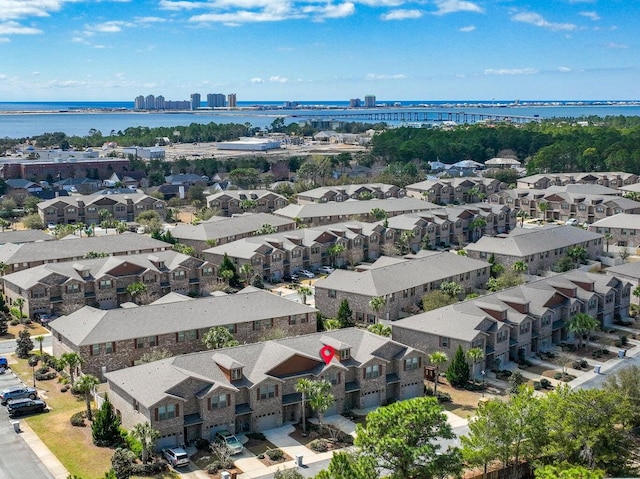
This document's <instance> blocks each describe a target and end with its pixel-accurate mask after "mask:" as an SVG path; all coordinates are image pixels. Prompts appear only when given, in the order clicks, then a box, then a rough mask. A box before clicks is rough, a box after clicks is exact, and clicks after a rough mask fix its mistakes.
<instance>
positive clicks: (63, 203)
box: [38, 191, 167, 225]
mask: <svg viewBox="0 0 640 479" xmlns="http://www.w3.org/2000/svg"><path fill="white" fill-rule="evenodd" d="M145 211H155V212H157V213H158V214H159V215H160V218H162V219H164V217H165V216H166V212H167V204H166V203H165V202H164V201H163V200H159V199H157V198H154V197H153V196H147V195H145V194H143V193H135V192H133V191H132V192H131V193H126V194H109V195H107V194H98V195H84V196H59V197H57V198H53V199H51V200H47V201H43V202H41V203H38V214H39V215H40V218H42V221H44V223H45V224H48V223H53V224H62V225H67V224H77V223H84V224H87V225H92V224H99V223H101V222H102V221H103V220H104V219H105V218H107V219H112V220H115V221H125V222H131V221H134V220H135V219H136V218H137V217H138V215H140V213H143V212H145Z"/></svg>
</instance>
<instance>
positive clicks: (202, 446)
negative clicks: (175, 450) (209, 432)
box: [196, 437, 210, 451]
mask: <svg viewBox="0 0 640 479" xmlns="http://www.w3.org/2000/svg"><path fill="white" fill-rule="evenodd" d="M209 446H210V444H209V441H207V440H206V439H202V438H201V437H199V438H198V439H196V449H197V450H198V451H208V450H209Z"/></svg>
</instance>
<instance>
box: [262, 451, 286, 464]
mask: <svg viewBox="0 0 640 479" xmlns="http://www.w3.org/2000/svg"><path fill="white" fill-rule="evenodd" d="M266 454H267V456H269V459H271V460H272V461H279V460H280V459H283V458H284V452H282V449H267V451H266Z"/></svg>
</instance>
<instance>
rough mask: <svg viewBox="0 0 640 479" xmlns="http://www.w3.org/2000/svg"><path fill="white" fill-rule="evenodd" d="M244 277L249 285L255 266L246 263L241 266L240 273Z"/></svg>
mask: <svg viewBox="0 0 640 479" xmlns="http://www.w3.org/2000/svg"><path fill="white" fill-rule="evenodd" d="M238 272H239V273H240V274H241V275H242V276H244V282H245V283H246V284H247V285H249V282H250V281H251V275H252V274H253V266H251V265H250V264H249V263H244V264H243V265H242V266H240V271H238Z"/></svg>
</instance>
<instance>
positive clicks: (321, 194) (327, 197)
mask: <svg viewBox="0 0 640 479" xmlns="http://www.w3.org/2000/svg"><path fill="white" fill-rule="evenodd" d="M404 196H405V190H404V188H400V187H399V186H396V185H387V184H384V183H364V184H356V185H338V186H320V187H318V188H314V189H312V190H307V191H303V192H302V193H298V194H297V195H296V202H297V203H298V204H299V205H306V204H309V203H327V202H330V201H336V202H342V201H347V200H349V199H351V200H371V199H374V198H376V199H379V200H383V199H385V198H402V197H404Z"/></svg>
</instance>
